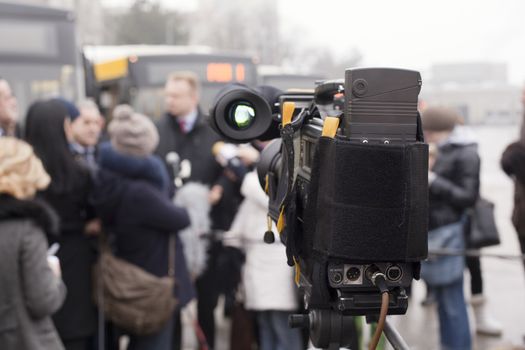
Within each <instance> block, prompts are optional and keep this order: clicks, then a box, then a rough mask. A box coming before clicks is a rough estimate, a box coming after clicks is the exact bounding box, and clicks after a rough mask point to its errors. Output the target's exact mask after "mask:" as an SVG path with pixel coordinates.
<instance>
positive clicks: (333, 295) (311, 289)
mask: <svg viewBox="0 0 525 350" xmlns="http://www.w3.org/2000/svg"><path fill="white" fill-rule="evenodd" d="M420 89H421V77H420V74H419V73H418V72H415V71H410V70H402V69H390V68H359V69H347V70H346V72H345V80H334V81H329V82H325V83H321V84H319V85H318V86H317V87H316V89H315V91H313V92H304V91H301V92H287V93H284V94H282V95H281V96H279V98H278V99H276V100H273V101H269V105H279V106H281V107H282V106H284V105H285V104H286V103H287V102H292V103H293V104H294V106H295V108H294V112H293V117H292V120H291V122H290V123H286V125H284V126H283V125H282V123H281V119H282V117H281V115H282V112H281V115H276V114H272V115H269V114H268V113H260V114H259V115H258V117H260V118H266V120H267V121H269V120H271V121H272V122H270V123H269V124H272V123H274V124H272V125H275V123H276V122H278V123H279V125H280V126H279V131H280V138H279V139H277V140H274V141H272V143H271V144H270V145H269V146H267V147H266V149H265V150H264V151H263V153H262V154H261V161H260V163H259V165H258V172H259V178H260V180H261V185H263V187H264V188H266V189H267V193H268V196H269V198H270V202H269V215H270V216H271V217H272V219H273V220H274V221H276V222H277V221H281V223H284V225H282V226H283V227H284V228H283V230H282V232H280V233H281V240H282V241H283V242H284V243H285V245H286V251H287V257H288V263H289V264H290V265H295V266H296V271H297V272H298V276H296V277H297V281H298V282H299V286H300V288H301V289H303V291H304V294H305V302H306V308H307V310H308V311H309V316H308V317H309V321H308V322H306V323H307V324H308V325H309V327H310V330H311V335H312V337H313V338H312V341H313V343H314V345H316V346H318V347H325V346H327V345H326V344H325V342H326V341H328V340H330V341H331V342H333V341H334V340H335V341H338V342H339V343H340V345H345V344H343V343H344V341H343V340H337V339H334V337H335V338H338V337H340V336H341V334H339V333H338V334H335V333H333V332H332V331H333V330H331V327H328V328H327V326H326V325H320V324H318V323H319V322H318V321H319V320H320V319H330V320H332V321H330V322H335V321H334V320H339V321H340V322H341V324H344V323H345V322H346V317H348V316H349V315H377V314H379V311H380V307H381V295H380V292H379V290H378V289H377V287H375V286H374V285H373V284H372V281H371V273H370V272H371V271H376V272H377V271H378V272H382V273H384V274H385V276H386V282H387V286H388V289H389V296H390V302H389V314H404V313H405V312H406V309H407V307H408V298H407V295H406V293H405V288H407V287H409V286H410V284H411V281H412V280H413V279H414V278H415V279H418V278H419V268H420V261H421V260H423V259H425V258H426V256H427V218H428V175H427V169H428V168H427V167H428V146H427V145H426V144H425V143H424V140H423V134H422V131H421V125H420V118H419V114H418V111H417V102H418V94H419V91H420ZM342 95H344V105H343V110H341V108H340V105H341V104H340V103H339V102H340V101H341V96H342ZM229 103H231V101H230V102H229ZM214 111H216V109H212V119H217V118H224V115H218V114H216V113H215V114H214V113H213V112H214ZM326 117H336V118H339V128H338V131H337V133H336V135H335V136H334V137H326V136H322V133H323V128H324V124H325V123H324V121H325V118H326ZM266 133H267V131H266ZM261 135H262V133H261ZM239 141H245V139H242V140H241V139H239ZM327 312H328V313H327ZM339 321H337V322H339ZM299 323H300V322H299ZM343 338H344V337H342V338H341V339H343Z"/></svg>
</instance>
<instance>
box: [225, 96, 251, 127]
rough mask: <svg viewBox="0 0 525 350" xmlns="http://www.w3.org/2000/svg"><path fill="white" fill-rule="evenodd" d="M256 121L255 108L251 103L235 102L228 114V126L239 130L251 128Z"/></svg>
mask: <svg viewBox="0 0 525 350" xmlns="http://www.w3.org/2000/svg"><path fill="white" fill-rule="evenodd" d="M254 120H255V108H253V105H252V104H251V103H249V102H245V101H242V102H234V103H233V104H232V106H231V107H230V111H229V113H228V124H229V125H230V126H231V127H232V128H235V129H237V130H243V129H247V128H249V127H250V126H251V125H252V124H253V122H254Z"/></svg>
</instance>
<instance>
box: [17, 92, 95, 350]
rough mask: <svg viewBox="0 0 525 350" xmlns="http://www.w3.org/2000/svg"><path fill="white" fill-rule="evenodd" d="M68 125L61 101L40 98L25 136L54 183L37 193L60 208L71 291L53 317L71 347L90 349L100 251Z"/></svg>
mask: <svg viewBox="0 0 525 350" xmlns="http://www.w3.org/2000/svg"><path fill="white" fill-rule="evenodd" d="M69 126H70V125H69V117H68V111H67V109H66V107H65V106H64V104H63V103H62V102H61V101H60V100H56V99H53V100H47V101H38V102H35V103H33V104H32V105H31V106H30V108H29V110H28V113H27V118H26V132H25V135H26V140H27V141H28V142H29V143H30V144H31V145H32V146H33V149H34V151H35V154H36V155H37V156H38V157H39V158H40V159H41V160H42V163H43V165H44V168H45V169H46V171H47V172H48V173H49V175H50V176H51V184H50V186H49V187H48V188H47V189H46V190H44V191H41V192H39V193H38V197H39V198H41V199H43V200H45V201H46V202H48V203H49V204H50V205H51V207H52V208H53V209H55V211H56V212H57V213H58V216H59V217H60V222H61V228H60V235H59V236H58V237H56V238H53V239H52V241H54V242H57V243H59V244H60V249H59V250H58V253H57V256H58V258H59V259H60V261H61V263H62V269H63V273H62V274H63V279H64V283H65V284H66V287H67V290H68V293H67V297H66V300H65V302H64V304H63V306H62V308H61V309H60V310H59V311H58V312H57V313H56V314H55V315H54V316H53V320H54V322H55V326H56V328H57V329H58V333H59V334H60V337H61V339H62V341H63V343H64V345H65V348H66V349H67V350H70V349H89V348H90V346H91V344H92V342H93V337H94V335H95V330H96V320H97V318H96V308H95V306H94V303H93V301H92V280H91V270H92V266H93V264H94V262H95V257H96V255H95V250H94V248H93V245H92V244H91V243H90V238H89V234H90V232H89V225H88V223H89V222H90V221H91V219H92V218H91V217H90V213H91V212H92V211H91V210H90V206H89V203H88V196H89V192H90V190H91V185H92V184H91V176H90V173H89V171H88V169H87V168H86V167H85V166H83V165H82V164H80V163H79V162H77V161H76V160H75V158H74V157H73V155H72V154H71V152H70V148H69V142H68V139H67V137H66V134H67V133H69V132H70V131H69V130H68V131H67V132H66V128H68V127H69Z"/></svg>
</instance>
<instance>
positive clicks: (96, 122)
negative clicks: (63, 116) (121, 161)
mask: <svg viewBox="0 0 525 350" xmlns="http://www.w3.org/2000/svg"><path fill="white" fill-rule="evenodd" d="M63 102H64V104H65V105H66V107H67V109H68V112H69V113H68V114H69V118H70V121H71V127H70V128H69V130H71V132H70V135H68V138H69V145H70V147H71V152H72V153H73V155H74V156H75V158H78V159H79V160H82V161H83V162H85V164H86V166H87V167H88V168H89V169H90V170H91V171H92V172H94V171H96V168H97V164H96V147H97V144H98V142H99V138H100V135H101V132H102V128H103V127H104V118H103V117H102V115H101V114H100V111H99V109H98V107H97V105H96V104H95V102H93V101H92V100H84V101H81V102H80V103H79V108H78V109H77V107H76V106H75V105H74V104H72V103H71V102H69V101H65V100H63Z"/></svg>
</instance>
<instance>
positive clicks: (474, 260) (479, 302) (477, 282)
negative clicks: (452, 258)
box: [453, 116, 503, 336]
mask: <svg viewBox="0 0 525 350" xmlns="http://www.w3.org/2000/svg"><path fill="white" fill-rule="evenodd" d="M458 117H459V120H458V122H457V124H456V126H455V127H454V132H453V139H454V140H455V142H456V143H462V144H464V145H469V146H471V147H476V149H477V145H478V141H477V139H476V135H475V133H474V131H473V130H472V129H471V128H469V127H468V126H465V121H464V120H463V117H462V116H458ZM470 225H471V223H470V221H469V220H467V222H466V223H465V230H466V232H465V234H466V235H467V236H468V235H469V234H470V233H469V232H470V228H471V226H470ZM465 262H466V264H467V268H468V271H469V273H470V293H471V296H470V304H471V305H472V307H473V309H474V317H475V321H476V332H477V333H479V334H483V335H490V336H500V335H501V334H502V332H503V329H502V327H501V325H500V324H499V323H498V322H497V321H496V320H494V319H493V318H492V317H491V316H490V315H489V314H488V311H487V309H486V306H485V305H486V302H487V301H486V297H485V295H484V294H483V272H482V270H481V261H480V258H479V257H466V258H465Z"/></svg>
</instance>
